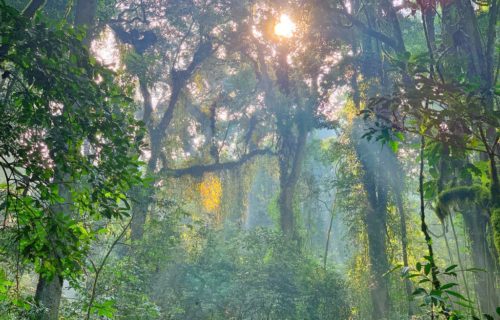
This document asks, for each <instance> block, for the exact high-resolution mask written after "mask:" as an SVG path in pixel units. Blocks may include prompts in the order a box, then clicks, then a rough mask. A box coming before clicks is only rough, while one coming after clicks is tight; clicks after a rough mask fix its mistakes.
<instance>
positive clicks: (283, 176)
mask: <svg viewBox="0 0 500 320" xmlns="http://www.w3.org/2000/svg"><path fill="white" fill-rule="evenodd" d="M297 126H298V133H297V138H296V141H295V143H292V142H290V141H289V139H290V137H286V136H283V137H282V140H287V141H289V142H283V147H282V148H281V149H282V150H280V151H279V153H280V156H279V158H280V159H279V169H280V194H279V198H278V207H279V211H280V225H281V230H282V232H283V234H284V235H285V236H289V237H291V238H295V237H296V236H297V234H296V226H295V224H296V222H295V215H294V210H293V200H294V196H295V189H296V186H297V183H298V180H299V177H300V172H301V169H302V163H303V160H304V155H305V147H306V141H307V130H306V128H305V127H304V124H298V125H297ZM287 134H290V133H287ZM287 134H285V135H287ZM290 144H293V145H294V146H293V148H292V149H291V150H290ZM286 149H288V150H286Z"/></svg>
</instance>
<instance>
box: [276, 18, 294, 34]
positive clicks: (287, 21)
mask: <svg viewBox="0 0 500 320" xmlns="http://www.w3.org/2000/svg"><path fill="white" fill-rule="evenodd" d="M296 29H297V26H296V25H295V23H294V22H293V21H292V19H291V18H290V17H289V16H288V15H286V14H282V15H281V16H280V19H279V21H278V23H277V24H276V25H275V26H274V33H275V34H276V35H277V36H279V37H284V38H291V37H292V36H293V34H294V33H295V31H296Z"/></svg>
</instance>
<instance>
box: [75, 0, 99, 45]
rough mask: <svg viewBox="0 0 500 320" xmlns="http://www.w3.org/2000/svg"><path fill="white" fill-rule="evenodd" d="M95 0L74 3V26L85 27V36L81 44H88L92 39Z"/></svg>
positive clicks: (95, 7)
mask: <svg viewBox="0 0 500 320" xmlns="http://www.w3.org/2000/svg"><path fill="white" fill-rule="evenodd" d="M96 9H97V0H78V1H77V3H76V15H75V26H77V27H86V28H87V34H86V36H85V39H84V40H83V43H84V44H85V45H87V46H88V45H89V44H90V40H91V39H92V34H93V27H94V19H95V14H96Z"/></svg>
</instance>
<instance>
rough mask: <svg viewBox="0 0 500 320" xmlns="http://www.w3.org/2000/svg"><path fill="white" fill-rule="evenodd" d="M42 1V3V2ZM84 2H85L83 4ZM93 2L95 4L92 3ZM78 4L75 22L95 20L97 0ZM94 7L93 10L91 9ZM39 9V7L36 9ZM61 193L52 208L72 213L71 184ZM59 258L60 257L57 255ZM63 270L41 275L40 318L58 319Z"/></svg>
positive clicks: (63, 188) (87, 0) (54, 236)
mask: <svg viewBox="0 0 500 320" xmlns="http://www.w3.org/2000/svg"><path fill="white" fill-rule="evenodd" d="M40 2H41V3H40ZM44 2H45V1H32V2H31V3H30V5H28V7H27V8H26V9H25V11H26V10H28V9H29V10H32V8H31V7H32V6H35V4H34V3H36V4H38V8H39V7H40V6H41V5H42V4H43V3H44ZM82 3H83V4H82ZM92 3H93V5H92ZM78 4H79V5H80V6H84V7H85V10H82V11H77V15H76V19H75V23H76V25H77V26H78V25H79V24H78V22H77V21H80V22H82V21H87V22H92V21H93V20H94V16H95V9H96V4H97V0H80V1H78ZM30 8H31V9H30ZM90 9H93V10H90ZM35 10H37V9H35ZM86 39H87V41H89V39H90V38H89V36H88V35H87V37H86ZM84 43H85V40H84ZM55 172H56V174H55V176H56V177H59V178H61V179H60V180H61V181H66V180H68V179H64V178H62V177H60V176H59V174H58V172H60V170H59V169H58V168H56V169H55ZM59 195H60V196H61V197H63V198H64V199H65V200H66V201H65V204H64V205H56V206H54V207H53V208H52V209H51V210H53V211H54V212H64V213H65V214H66V215H71V214H72V213H71V211H72V200H71V193H70V186H68V185H67V184H63V183H61V184H60V185H59ZM49 237H53V238H54V242H57V239H56V237H57V235H54V234H51V235H49ZM56 258H58V257H56ZM61 271H62V270H56V274H55V275H54V278H53V279H51V280H49V279H46V278H44V277H42V276H40V277H39V279H38V284H37V288H36V293H35V301H37V302H38V303H40V304H41V305H43V307H44V308H45V311H44V312H43V314H42V315H40V319H43V320H57V319H58V314H59V304H60V302H61V294H62V284H63V277H62V275H61Z"/></svg>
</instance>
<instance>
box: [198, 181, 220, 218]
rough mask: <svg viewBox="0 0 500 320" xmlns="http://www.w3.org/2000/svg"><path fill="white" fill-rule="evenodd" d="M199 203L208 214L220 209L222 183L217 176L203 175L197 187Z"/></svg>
mask: <svg viewBox="0 0 500 320" xmlns="http://www.w3.org/2000/svg"><path fill="white" fill-rule="evenodd" d="M199 190H200V196H201V203H202V205H203V208H205V210H207V211H208V212H216V211H219V209H220V204H221V198H222V183H221V181H220V179H219V178H218V177H217V176H214V175H205V176H204V177H203V181H202V182H201V183H200V185H199Z"/></svg>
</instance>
